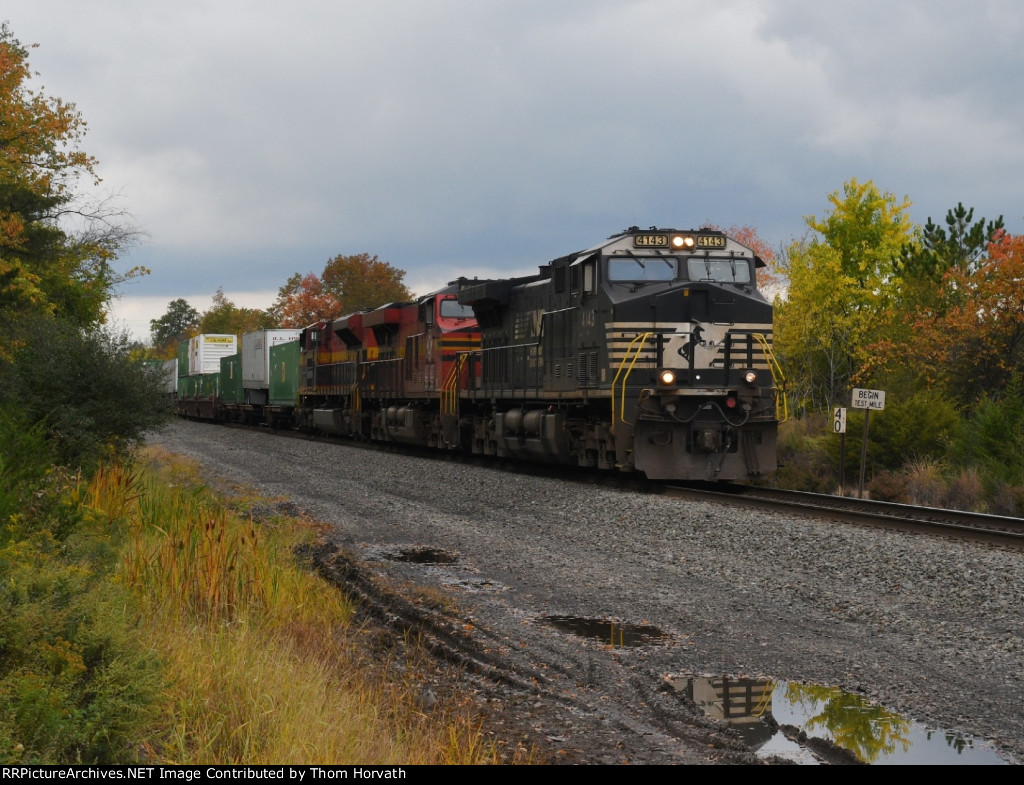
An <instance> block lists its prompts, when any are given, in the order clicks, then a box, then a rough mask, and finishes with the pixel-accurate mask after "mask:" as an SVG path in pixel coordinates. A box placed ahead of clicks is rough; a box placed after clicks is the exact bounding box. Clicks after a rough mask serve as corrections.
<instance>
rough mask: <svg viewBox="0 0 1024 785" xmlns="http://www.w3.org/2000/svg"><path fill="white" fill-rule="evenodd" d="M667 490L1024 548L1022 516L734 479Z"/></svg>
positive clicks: (670, 487)
mask: <svg viewBox="0 0 1024 785" xmlns="http://www.w3.org/2000/svg"><path fill="white" fill-rule="evenodd" d="M665 490H666V492H667V493H671V494H673V495H677V496H680V497H685V498H695V499H703V500H709V499H713V500H716V501H720V502H723V503H727V504H741V505H743V506H744V507H752V506H756V507H760V508H761V509H767V510H777V511H779V512H784V513H786V514H800V515H807V516H812V517H815V518H825V519H828V520H837V521H843V522H845V523H856V524H859V525H864V526H879V527H885V528H889V529H896V530H899V531H907V532H917V533H924V534H930V535H940V536H949V537H957V538H960V539H965V540H970V541H974V542H988V543H991V544H995V545H1000V546H1005V547H1012V548H1024V518H1010V517H1007V516H1003V515H986V514H984V513H975V512H963V511H961V510H945V509H941V508H937V507H918V506H914V505H909V504H896V503H895V502H883V501H874V500H869V499H854V498H850V497H844V496H830V495H828V494H821V493H806V492H803V491H787V490H782V489H778V488H761V487H756V486H751V485H734V486H729V487H728V488H726V489H723V488H718V487H714V488H713V487H710V486H709V485H701V484H687V485H679V484H671V485H666V486H665Z"/></svg>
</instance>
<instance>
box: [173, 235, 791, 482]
mask: <svg viewBox="0 0 1024 785" xmlns="http://www.w3.org/2000/svg"><path fill="white" fill-rule="evenodd" d="M759 266H763V262H762V261H761V260H760V259H759V258H758V257H757V255H756V254H755V253H754V252H753V251H752V250H751V249H750V248H748V247H746V246H744V245H743V244H741V243H739V242H737V241H736V240H735V239H733V238H731V237H728V236H726V235H725V234H723V233H721V232H718V231H713V230H707V229H701V230H691V231H677V230H674V229H657V228H651V229H646V230H641V229H639V228H638V227H632V228H630V229H628V230H626V231H624V232H621V233H619V234H616V235H613V236H612V237H610V238H608V239H607V240H605V241H604V242H602V243H599V244H598V245H595V246H593V247H591V248H588V249H586V250H583V251H579V252H576V253H572V254H569V255H567V256H562V257H559V258H557V259H554V260H553V261H551V262H548V263H546V264H544V265H542V266H541V267H540V270H539V272H538V273H537V274H536V275H531V276H526V277H522V278H511V279H504V280H475V279H474V280H467V279H465V278H460V279H458V280H456V281H453V282H452V283H451V284H450V285H449V286H448V287H446V288H444V289H441V290H439V291H437V292H433V293H431V294H428V295H426V296H424V297H420V298H419V299H417V300H416V301H414V302H408V303H390V304H388V305H384V306H381V307H379V308H375V309H372V310H369V311H363V312H359V313H354V314H349V315H347V316H342V317H341V318H338V319H333V320H330V321H320V322H317V323H315V324H312V325H309V326H308V327H306V328H305V329H303V330H293V331H285V330H267V331H262V332H259V333H250V334H248V335H245V336H243V338H242V350H241V352H237V351H236V350H237V347H236V346H235V345H234V344H233V341H234V336H210V335H201V336H196V337H195V338H193V339H191V341H189V342H187V346H186V345H184V344H183V348H182V349H181V350H180V351H179V358H178V360H177V361H176V363H175V364H174V366H173V369H174V371H175V372H176V373H177V383H176V386H175V389H176V391H177V399H178V407H179V411H180V412H181V413H182V414H183V415H185V416H189V417H194V418H199V419H214V420H236V421H249V422H262V423H266V424H269V425H273V426H275V427H295V428H301V429H305V430H308V431H315V432H321V433H329V434H336V435H339V436H348V437H353V438H357V439H366V440H374V441H383V442H397V443H403V444H409V445H419V446H424V447H430V448H434V449H438V450H458V451H462V452H465V453H468V454H478V455H493V456H499V457H509V458H517V459H521V460H526V461H541V462H550V463H558V464H566V465H572V466H581V467H592V468H594V469H605V470H618V471H624V472H643V473H644V474H646V475H647V476H648V477H649V478H652V479H680V480H743V479H748V478H750V477H753V476H757V475H762V474H766V473H768V472H771V471H773V470H774V469H775V468H776V458H775V452H776V449H775V444H776V432H777V428H778V423H779V420H780V419H781V418H782V417H783V416H784V410H785V398H784V396H783V393H782V381H781V378H780V374H779V372H778V365H777V363H775V361H774V356H773V354H772V349H771V346H772V307H771V304H770V303H769V302H768V301H767V300H766V299H765V298H764V296H763V295H762V294H761V292H760V291H759V290H758V288H757V279H756V268H757V267H759ZM204 352H205V356H204ZM214 355H217V360H216V362H218V363H219V368H216V369H214V368H213V367H212V362H213V360H212V359H211V358H212V357H213V356H214ZM204 362H205V363H206V365H204Z"/></svg>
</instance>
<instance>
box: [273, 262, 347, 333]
mask: <svg viewBox="0 0 1024 785" xmlns="http://www.w3.org/2000/svg"><path fill="white" fill-rule="evenodd" d="M270 313H271V314H272V315H273V317H274V321H275V322H276V323H277V324H278V326H280V327H305V326H307V325H309V324H312V323H313V322H316V321H319V320H320V319H331V318H334V317H336V316H340V315H341V305H340V304H339V303H338V299H337V298H336V297H335V296H334V295H333V294H330V293H329V292H325V291H324V285H323V282H322V281H321V280H320V279H319V278H318V277H317V276H316V275H315V274H314V273H309V274H307V275H306V276H304V277H303V276H301V275H300V274H299V273H295V275H293V276H292V277H291V278H289V279H288V282H287V283H286V284H285V285H284V286H282V287H281V288H280V289H279V290H278V292H277V300H275V301H274V304H273V305H272V306H271V307H270Z"/></svg>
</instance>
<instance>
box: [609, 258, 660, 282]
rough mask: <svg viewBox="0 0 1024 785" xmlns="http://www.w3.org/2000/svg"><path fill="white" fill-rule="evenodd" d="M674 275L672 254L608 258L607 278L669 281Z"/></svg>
mask: <svg viewBox="0 0 1024 785" xmlns="http://www.w3.org/2000/svg"><path fill="white" fill-rule="evenodd" d="M675 277H676V259H675V257H673V256H628V257H612V258H611V259H609V260H608V280H609V281H612V282H616V281H671V280H674V279H675Z"/></svg>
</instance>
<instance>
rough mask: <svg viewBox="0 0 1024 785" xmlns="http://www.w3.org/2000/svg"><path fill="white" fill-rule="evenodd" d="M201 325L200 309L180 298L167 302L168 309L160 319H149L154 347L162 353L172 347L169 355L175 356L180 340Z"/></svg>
mask: <svg viewBox="0 0 1024 785" xmlns="http://www.w3.org/2000/svg"><path fill="white" fill-rule="evenodd" d="M198 325H199V311H197V310H196V309H195V308H193V307H192V306H191V305H189V304H188V301H187V300H184V299H182V298H180V297H179V298H178V299H177V300H171V302H169V303H168V304H167V311H166V312H165V313H164V315H163V316H161V317H160V318H159V319H150V320H149V334H150V337H151V338H152V340H153V348H154V349H156V350H157V352H158V353H160V354H161V355H162V354H164V353H166V352H164V351H163V350H166V349H170V350H171V351H170V353H168V355H167V356H168V357H173V356H174V350H175V349H176V348H177V346H178V342H179V341H182V340H183V339H185V338H187V337H188V336H189V334H190V332H191V331H192V330H194V329H195V328H196V327H197V326H198Z"/></svg>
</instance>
